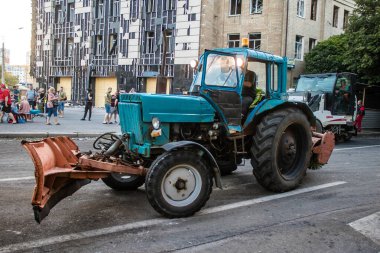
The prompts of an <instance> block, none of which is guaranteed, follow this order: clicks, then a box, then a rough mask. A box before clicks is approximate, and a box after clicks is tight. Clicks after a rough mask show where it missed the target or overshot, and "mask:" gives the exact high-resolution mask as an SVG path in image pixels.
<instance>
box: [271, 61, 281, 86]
mask: <svg viewBox="0 0 380 253" xmlns="http://www.w3.org/2000/svg"><path fill="white" fill-rule="evenodd" d="M271 72H272V73H271V74H272V77H271V81H272V85H271V90H272V91H277V90H278V86H279V85H278V80H279V78H278V74H279V71H278V65H277V64H275V63H273V64H272V69H271Z"/></svg>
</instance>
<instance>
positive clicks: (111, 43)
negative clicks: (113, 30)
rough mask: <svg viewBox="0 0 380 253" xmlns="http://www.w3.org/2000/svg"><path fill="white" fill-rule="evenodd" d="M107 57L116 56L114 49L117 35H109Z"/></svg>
mask: <svg viewBox="0 0 380 253" xmlns="http://www.w3.org/2000/svg"><path fill="white" fill-rule="evenodd" d="M109 48H110V51H109V53H108V54H109V55H115V54H116V48H117V34H110V41H109Z"/></svg>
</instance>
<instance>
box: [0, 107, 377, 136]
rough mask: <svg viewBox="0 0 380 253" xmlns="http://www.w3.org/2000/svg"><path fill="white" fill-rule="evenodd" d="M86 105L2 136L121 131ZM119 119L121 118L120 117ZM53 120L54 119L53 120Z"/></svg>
mask: <svg viewBox="0 0 380 253" xmlns="http://www.w3.org/2000/svg"><path fill="white" fill-rule="evenodd" d="M83 112H84V107H66V108H65V117H64V118H58V122H59V123H60V124H61V125H58V126H56V125H54V124H53V125H51V126H47V125H45V118H42V117H35V118H34V120H33V122H27V123H24V124H14V125H13V124H7V123H2V124H0V138H44V137H51V136H62V135H64V136H69V137H74V138H75V137H79V138H85V137H98V136H99V135H101V134H104V133H107V132H115V133H120V131H121V129H120V126H119V125H118V124H115V123H114V124H111V125H105V124H102V122H103V118H104V114H105V111H104V109H99V108H94V109H93V111H92V117H91V121H88V120H86V121H82V120H80V119H81V118H82V117H83ZM118 121H119V119H118ZM52 122H53V121H52ZM360 137H380V129H363V131H362V132H361V133H358V136H357V137H354V138H360Z"/></svg>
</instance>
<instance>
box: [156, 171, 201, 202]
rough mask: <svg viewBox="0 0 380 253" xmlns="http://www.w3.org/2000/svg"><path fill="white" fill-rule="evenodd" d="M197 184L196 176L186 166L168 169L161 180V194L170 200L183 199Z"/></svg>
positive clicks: (190, 193)
mask: <svg viewBox="0 0 380 253" xmlns="http://www.w3.org/2000/svg"><path fill="white" fill-rule="evenodd" d="M197 183H198V184H199V179H198V176H197V175H195V174H194V172H193V170H192V169H189V168H187V166H185V165H184V166H177V167H176V168H173V169H172V170H170V171H169V172H168V173H167V174H166V176H165V178H164V181H163V182H162V190H163V194H164V195H165V196H166V197H167V198H168V199H170V200H173V201H183V200H186V199H187V198H189V197H190V196H191V195H192V194H193V192H194V191H195V190H196V187H197Z"/></svg>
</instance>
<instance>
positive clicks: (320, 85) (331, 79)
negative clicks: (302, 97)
mask: <svg viewBox="0 0 380 253" xmlns="http://www.w3.org/2000/svg"><path fill="white" fill-rule="evenodd" d="M335 81H336V76H335V75H331V76H330V75H329V76H301V78H300V79H299V80H298V84H297V88H296V91H324V92H333V90H334V85H335Z"/></svg>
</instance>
